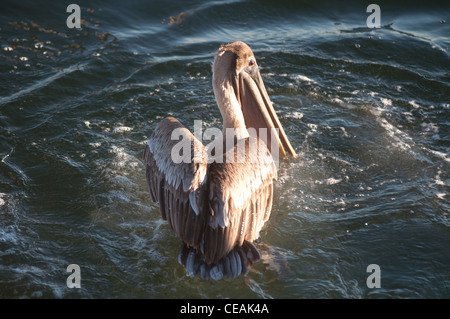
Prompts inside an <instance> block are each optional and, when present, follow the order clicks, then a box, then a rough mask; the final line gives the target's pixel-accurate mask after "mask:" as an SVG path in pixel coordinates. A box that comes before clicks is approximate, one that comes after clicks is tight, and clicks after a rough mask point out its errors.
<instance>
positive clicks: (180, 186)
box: [144, 117, 208, 248]
mask: <svg viewBox="0 0 450 319" xmlns="http://www.w3.org/2000/svg"><path fill="white" fill-rule="evenodd" d="M144 161H145V167H146V178H147V183H148V187H149V190H150V195H151V198H152V200H153V201H154V202H156V203H159V207H160V211H161V216H162V218H163V219H166V220H167V221H168V223H169V225H170V227H171V228H172V229H173V231H174V232H175V233H176V234H177V235H178V237H179V238H181V239H182V240H183V241H184V242H185V243H186V244H188V245H189V246H191V247H195V248H196V247H198V246H199V245H200V243H201V241H202V234H203V231H204V225H205V223H206V216H205V214H204V212H203V207H202V203H203V202H204V201H203V199H202V193H203V191H204V187H205V186H206V180H207V169H208V167H207V155H206V151H205V148H204V146H203V145H202V143H201V142H200V141H198V140H197V139H196V138H195V137H194V136H193V135H192V133H191V132H189V130H188V129H186V128H185V127H184V126H183V125H182V124H181V123H180V122H179V121H177V120H176V119H175V118H172V117H168V118H165V119H164V120H162V121H161V122H160V123H159V124H158V126H157V127H156V129H155V130H154V131H153V133H152V135H151V136H150V138H149V141H148V143H147V145H146V147H145V151H144Z"/></svg>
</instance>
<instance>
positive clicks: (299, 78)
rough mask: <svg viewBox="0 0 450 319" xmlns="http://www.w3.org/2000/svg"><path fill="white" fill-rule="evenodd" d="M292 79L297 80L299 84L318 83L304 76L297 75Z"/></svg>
mask: <svg viewBox="0 0 450 319" xmlns="http://www.w3.org/2000/svg"><path fill="white" fill-rule="evenodd" d="M292 79H294V80H296V81H297V82H299V81H304V82H312V83H316V81H314V80H312V79H310V78H308V77H307V76H304V75H296V76H293V77H292Z"/></svg>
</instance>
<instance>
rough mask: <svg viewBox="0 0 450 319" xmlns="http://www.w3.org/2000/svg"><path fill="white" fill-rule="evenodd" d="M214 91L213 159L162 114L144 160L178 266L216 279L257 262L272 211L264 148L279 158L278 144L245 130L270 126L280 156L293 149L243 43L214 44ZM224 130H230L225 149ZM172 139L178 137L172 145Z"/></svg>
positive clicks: (269, 162) (271, 170)
mask: <svg viewBox="0 0 450 319" xmlns="http://www.w3.org/2000/svg"><path fill="white" fill-rule="evenodd" d="M213 87H214V93H215V96H216V100H217V103H218V106H219V109H220V111H221V113H222V117H223V119H224V131H223V132H224V135H223V137H222V139H218V140H216V141H215V142H213V143H212V144H211V145H210V146H209V148H210V149H211V148H214V149H215V150H217V152H216V154H215V157H212V156H209V157H208V154H213V153H214V152H208V151H207V149H206V148H205V147H204V146H203V145H202V143H201V142H200V141H198V140H197V139H196V138H195V137H194V135H193V134H192V133H190V132H189V131H188V130H187V129H186V128H185V127H184V126H183V125H182V124H181V123H180V122H178V121H177V120H176V119H174V118H172V117H169V118H166V119H164V120H162V121H161V122H160V123H159V124H158V126H157V127H156V129H155V130H154V132H153V134H152V135H151V137H150V139H149V141H148V144H147V145H146V147H145V151H144V160H145V163H146V178H147V183H148V186H149V190H150V195H151V198H152V200H153V201H154V202H156V203H159V207H160V211H161V216H162V218H163V219H165V220H167V221H168V223H169V225H170V227H171V228H172V230H173V231H174V232H175V234H176V235H177V236H178V237H179V238H180V239H181V240H182V241H183V243H184V246H183V248H182V249H181V251H180V254H179V262H180V263H181V264H183V265H184V266H185V267H186V269H187V271H188V273H190V274H198V275H200V276H201V277H203V278H214V279H220V278H222V277H223V276H224V275H225V276H228V277H230V278H233V277H236V276H238V275H239V274H241V273H246V272H247V271H248V270H249V268H250V266H251V264H252V263H253V262H255V261H257V260H258V259H259V258H260V255H259V252H258V250H257V249H256V247H255V246H254V245H253V244H252V242H254V241H255V240H256V239H258V238H259V232H260V230H261V228H262V227H263V225H264V223H265V222H266V221H267V220H268V219H269V217H270V211H271V208H272V196H273V180H274V179H276V174H277V173H276V166H275V164H274V161H273V158H272V155H273V154H271V152H270V150H272V149H275V150H276V151H275V152H273V151H272V153H278V147H277V146H275V147H272V148H270V145H271V143H273V141H271V140H270V139H266V138H264V137H263V136H261V139H260V138H259V137H258V136H259V135H258V136H254V135H252V134H249V129H250V128H256V129H258V128H269V129H270V128H277V129H279V135H275V138H276V139H277V140H278V141H277V144H278V145H279V149H280V150H281V152H282V154H284V155H285V151H284V147H285V148H286V149H287V151H288V152H289V153H290V154H292V155H293V156H295V151H294V150H293V148H292V146H291V145H290V143H289V141H288V139H287V137H286V135H285V133H284V131H283V129H282V127H281V124H280V122H279V120H278V117H277V116H276V114H275V111H274V110H273V107H272V105H271V103H270V100H269V98H268V96H267V92H266V90H265V88H264V85H263V84H262V80H261V76H260V75H259V71H258V67H257V65H256V60H255V58H254V56H253V52H252V51H251V49H250V48H249V47H248V46H247V45H246V44H245V43H243V42H233V43H230V44H227V45H223V46H221V48H220V49H219V51H218V53H217V55H216V58H215V62H214V66H213ZM227 128H228V129H230V128H232V129H234V130H235V136H234V140H233V143H232V147H229V148H228V149H226V143H225V136H226V134H225V131H226V129H227ZM174 132H176V133H177V134H173V133H174ZM257 133H258V132H257ZM173 135H174V136H178V139H175V140H173V139H172V136H173ZM269 135H270V134H269ZM182 141H184V143H185V144H184V145H185V146H186V145H187V147H186V148H183V161H181V162H179V163H175V161H174V158H173V154H172V152H173V150H174V149H175V150H178V149H177V147H178V148H179V145H180V143H181V142H182ZM186 141H187V142H186ZM186 143H187V144H186ZM267 145H269V147H268V146H267ZM275 145H276V144H275ZM218 146H220V147H218ZM220 149H223V153H220V152H219V151H218V150H220ZM184 153H186V154H184ZM177 154H178V155H180V154H179V153H177Z"/></svg>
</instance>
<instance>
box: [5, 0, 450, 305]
mask: <svg viewBox="0 0 450 319" xmlns="http://www.w3.org/2000/svg"><path fill="white" fill-rule="evenodd" d="M369 3H370V2H368V3H363V2H361V1H347V2H339V4H335V3H334V2H331V1H276V2H274V1H251V0H245V1H207V2H204V1H172V2H170V3H168V2H167V1H147V2H145V1H133V0H130V1H126V2H123V1H89V2H87V1H78V2H77V4H79V5H80V7H81V17H82V29H81V30H77V29H69V28H67V26H66V19H67V17H68V15H69V13H66V4H64V3H60V2H55V1H19V2H17V1H6V2H5V1H3V2H2V4H1V5H0V7H1V10H0V70H1V73H0V77H1V78H0V296H1V297H3V298H41V297H45V298H373V297H381V298H392V297H393V298H449V297H450V270H449V266H450V249H449V248H450V246H449V245H450V220H449V212H450V204H449V182H450V180H449V178H450V177H449V167H450V149H449V146H450V53H449V47H450V7H449V5H448V4H447V3H446V2H444V1H442V2H439V1H436V2H430V3H426V4H420V3H415V2H411V1H405V2H398V3H397V4H396V5H393V4H389V3H385V2H381V1H380V2H378V4H379V5H380V8H381V25H382V27H381V28H379V29H370V28H368V27H367V25H366V19H367V17H368V15H369V13H366V7H367V5H368V4H369ZM233 40H242V41H245V42H247V43H248V44H249V45H250V46H251V47H252V49H253V51H254V53H255V55H256V58H257V60H258V64H259V66H260V69H261V74H262V77H263V79H264V82H265V85H266V88H267V90H268V93H269V95H270V96H271V99H272V102H273V103H274V107H275V109H276V110H277V112H278V115H279V117H280V120H281V122H282V124H283V126H284V128H285V130H286V133H287V134H288V136H289V138H290V140H291V143H292V144H293V146H294V148H295V150H296V152H297V153H298V155H299V156H298V158H297V159H291V160H285V161H282V162H281V164H280V168H279V178H278V180H277V181H276V183H275V190H274V192H275V199H276V200H275V201H274V206H273V210H272V216H271V219H270V221H269V222H268V223H267V224H266V225H265V227H264V229H263V231H262V233H261V235H262V241H261V243H260V244H259V248H260V250H261V251H262V255H263V258H262V261H260V262H258V263H257V264H255V265H254V267H253V268H252V270H251V271H250V272H249V273H248V275H247V276H245V277H244V276H241V277H239V278H237V279H235V280H228V279H225V280H222V281H219V282H208V281H206V282H205V281H202V280H200V279H197V278H192V277H188V276H186V273H185V271H184V268H183V267H182V266H180V265H179V264H178V263H177V254H178V251H179V248H180V242H179V240H178V239H177V238H176V237H175V236H174V234H173V233H172V231H171V230H170V229H169V227H168V225H167V223H166V222H164V221H162V220H161V218H160V214H159V209H158V207H157V206H156V205H154V204H153V203H152V202H151V201H150V196H149V194H148V190H147V185H146V182H145V172H144V165H143V162H142V154H143V149H144V145H145V143H146V141H147V139H148V137H149V136H150V134H151V131H152V129H153V128H154V127H155V126H156V125H157V123H158V122H159V121H160V120H161V119H162V118H164V117H166V116H168V115H171V116H174V117H176V118H178V119H179V120H180V121H181V122H182V123H184V124H185V125H186V126H187V127H190V128H192V127H193V124H194V120H199V119H200V120H202V121H203V122H204V126H205V128H206V127H218V128H220V127H221V123H222V120H221V117H220V112H219V110H218V109H217V106H216V104H215V100H214V96H213V92H212V87H211V76H212V74H211V65H212V61H213V55H214V52H215V51H216V50H217V48H218V47H219V45H220V44H221V43H226V42H229V41H233ZM69 264H78V265H79V266H80V269H81V276H82V281H81V285H82V288H81V289H69V288H67V286H66V279H67V276H68V275H69V274H68V273H67V272H66V268H67V266H68V265H69ZM370 264H377V265H379V266H380V269H381V288H373V289H370V288H368V287H367V285H366V279H367V277H368V276H369V275H370V273H367V272H366V269H367V266H368V265H370Z"/></svg>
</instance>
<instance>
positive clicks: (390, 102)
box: [380, 97, 392, 106]
mask: <svg viewBox="0 0 450 319" xmlns="http://www.w3.org/2000/svg"><path fill="white" fill-rule="evenodd" d="M380 101H381V103H382V104H383V105H384V106H391V105H392V100H391V99H386V98H384V97H380Z"/></svg>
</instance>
